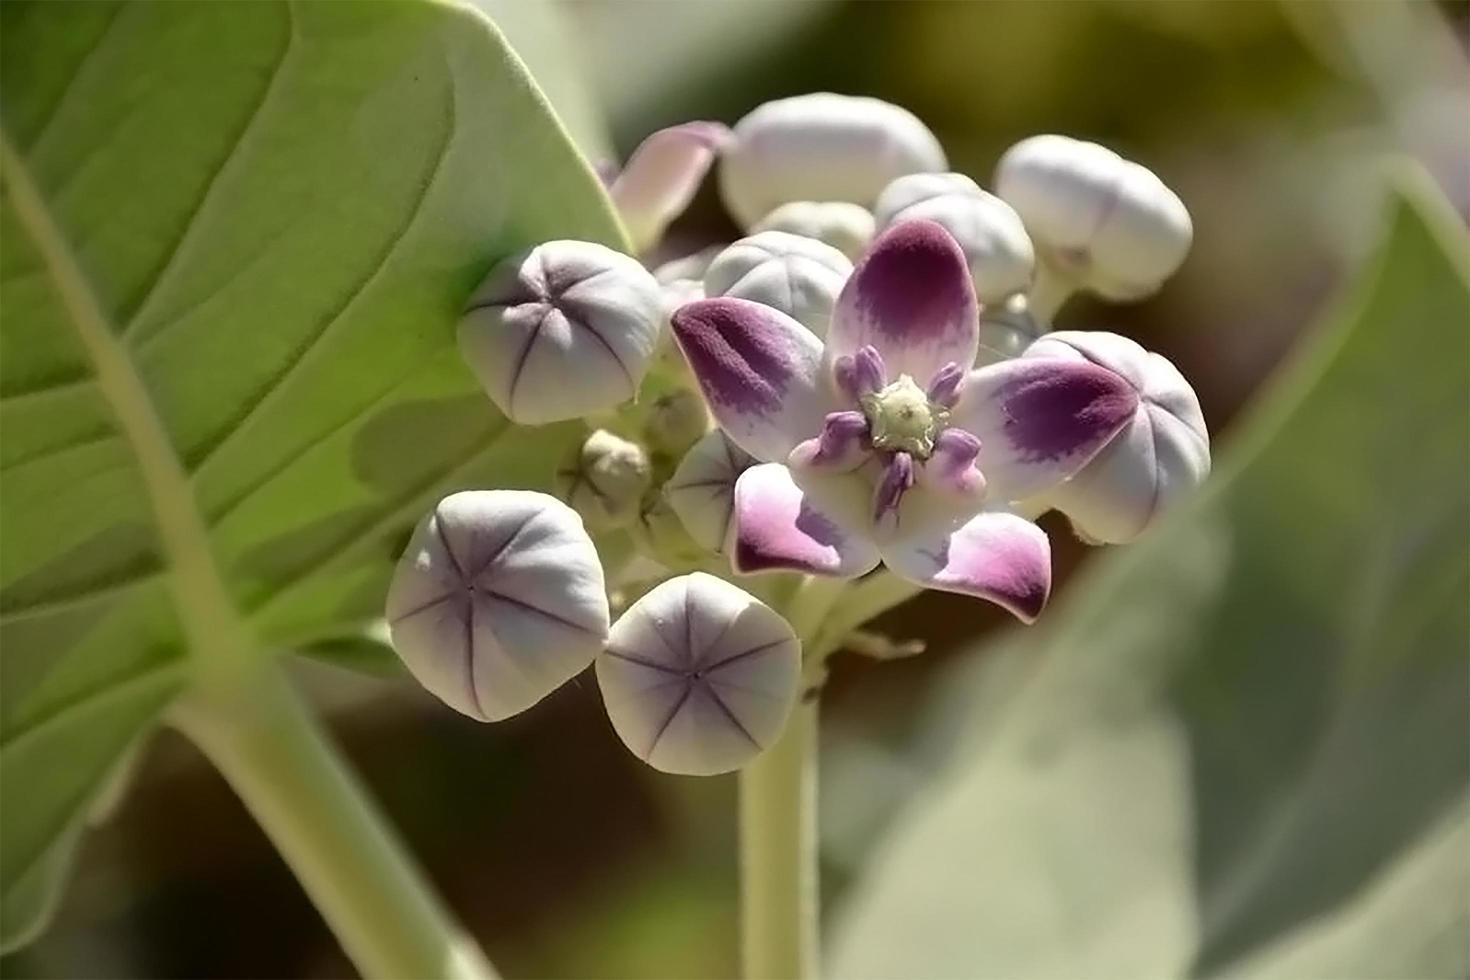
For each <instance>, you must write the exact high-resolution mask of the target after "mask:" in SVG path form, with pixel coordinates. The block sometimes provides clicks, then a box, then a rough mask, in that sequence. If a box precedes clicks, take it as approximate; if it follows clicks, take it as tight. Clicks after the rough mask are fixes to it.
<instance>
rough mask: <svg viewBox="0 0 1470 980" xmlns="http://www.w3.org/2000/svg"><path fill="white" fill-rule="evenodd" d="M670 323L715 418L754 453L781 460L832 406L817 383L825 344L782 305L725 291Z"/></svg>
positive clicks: (814, 430)
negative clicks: (726, 294)
mask: <svg viewBox="0 0 1470 980" xmlns="http://www.w3.org/2000/svg"><path fill="white" fill-rule="evenodd" d="M672 322H673V327H674V339H675V341H677V343H678V345H679V349H680V350H681V351H683V353H684V359H685V360H686V361H687V362H688V363H689V367H690V370H692V371H693V372H694V377H695V378H696V379H697V380H698V381H699V387H700V390H701V391H703V392H704V397H705V401H707V402H709V406H710V411H711V412H712V413H713V414H714V417H715V420H716V421H717V422H718V423H719V425H720V428H722V429H724V430H725V433H726V434H727V435H729V437H730V438H731V439H733V440H734V441H735V443H736V445H738V446H740V448H742V449H744V450H745V451H746V452H748V453H750V454H751V455H752V456H754V457H756V458H757V459H760V460H764V461H770V460H782V461H784V460H785V459H786V457H787V456H788V455H789V454H790V452H791V450H792V449H793V448H795V446H796V444H797V443H798V442H801V441H802V440H803V439H806V438H808V437H810V436H813V435H816V433H817V432H818V431H819V430H820V429H821V426H822V419H823V417H824V416H825V415H826V414H827V412H828V410H829V409H831V408H833V407H835V406H833V405H832V401H833V398H832V395H831V392H830V387H829V386H828V385H826V384H824V383H819V382H818V374H819V371H820V363H821V357H822V342H821V341H820V340H818V339H817V337H816V335H815V334H813V333H812V332H811V331H810V330H807V329H806V328H805V327H803V326H802V325H801V324H799V323H797V322H796V321H795V320H793V319H791V317H789V316H787V315H786V314H784V313H782V312H780V311H779V310H775V309H772V308H771V307H768V306H762V305H761V304H760V303H753V302H751V301H749V300H743V299H731V298H729V297H721V298H718V299H706V300H698V301H696V302H693V303H690V304H688V305H686V306H682V307H680V308H679V309H678V310H676V311H674V316H673V321H672Z"/></svg>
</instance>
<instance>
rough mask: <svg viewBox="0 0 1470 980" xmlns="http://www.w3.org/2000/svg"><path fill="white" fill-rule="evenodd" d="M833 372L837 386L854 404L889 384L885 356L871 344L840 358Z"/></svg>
mask: <svg viewBox="0 0 1470 980" xmlns="http://www.w3.org/2000/svg"><path fill="white" fill-rule="evenodd" d="M833 370H834V372H835V373H836V376H837V384H838V385H839V386H840V387H841V388H842V390H843V391H844V392H845V393H846V394H847V396H848V397H849V398H851V399H852V400H853V401H854V402H860V401H861V400H862V398H863V396H864V395H870V394H872V393H873V392H875V391H879V390H881V389H882V388H883V386H884V385H886V384H888V369H887V367H886V365H884V363H883V355H882V354H879V353H878V349H877V348H876V347H873V346H872V345H871V344H870V345H868V346H865V347H860V348H858V350H857V352H856V353H854V354H852V355H850V356H846V357H839V358H838V359H837V363H836V364H835V365H834V366H833Z"/></svg>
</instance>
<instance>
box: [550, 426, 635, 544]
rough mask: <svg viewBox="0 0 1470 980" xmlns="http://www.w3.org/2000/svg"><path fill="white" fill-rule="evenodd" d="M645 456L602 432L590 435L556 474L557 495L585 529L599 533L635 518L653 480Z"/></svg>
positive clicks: (609, 433) (620, 437)
mask: <svg viewBox="0 0 1470 980" xmlns="http://www.w3.org/2000/svg"><path fill="white" fill-rule="evenodd" d="M652 476H653V469H652V466H651V465H650V463H649V459H648V453H647V452H645V451H644V449H643V447H642V446H640V445H638V443H636V442H630V441H629V440H627V439H624V438H623V437H622V436H619V435H615V434H614V433H611V432H608V431H607V430H605V429H598V430H597V431H596V432H593V433H592V434H591V435H590V436H588V437H587V439H586V440H585V441H584V442H583V443H582V445H581V446H580V447H579V448H578V449H577V452H576V455H575V456H574V457H573V458H572V459H571V460H570V461H568V463H567V465H566V466H564V467H562V468H561V469H559V470H557V473H556V477H557V492H558V493H559V494H560V495H561V498H562V499H563V500H565V501H566V502H567V503H568V504H570V505H571V506H572V508H573V509H574V510H576V512H577V513H578V514H581V515H582V519H583V520H585V521H586V522H587V526H588V527H591V528H592V529H593V530H596V531H602V530H607V529H609V528H614V527H620V526H622V525H624V524H627V523H628V522H629V521H631V520H632V519H633V518H634V517H636V516H638V502H639V501H640V500H641V499H642V497H643V493H644V491H646V490H647V489H648V486H649V482H650V481H651V480H652Z"/></svg>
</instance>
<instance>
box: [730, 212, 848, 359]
mask: <svg viewBox="0 0 1470 980" xmlns="http://www.w3.org/2000/svg"><path fill="white" fill-rule="evenodd" d="M850 275H852V261H851V260H850V259H849V258H848V257H847V256H846V255H843V254H842V253H841V252H839V251H837V249H835V248H833V247H832V246H831V245H827V244H825V243H823V242H819V241H817V240H815V239H812V238H802V237H801V236H800V235H792V234H788V233H787V232H784V231H763V232H761V233H759V234H756V235H751V236H750V237H748V238H742V239H740V240H739V241H737V242H735V243H733V244H731V245H729V246H728V247H726V248H725V250H724V251H722V252H721V253H720V254H719V255H717V256H715V259H714V261H713V262H711V263H710V266H709V268H708V269H707V270H705V273H704V292H705V295H706V296H709V297H711V298H713V297H715V296H733V297H735V298H737V299H748V300H754V301H755V302H757V303H764V304H765V305H766V306H771V307H774V308H776V309H778V310H780V311H781V312H782V313H785V314H786V315H787V316H789V317H791V318H792V319H793V320H795V321H796V322H797V323H800V324H801V325H802V326H804V327H806V328H807V329H808V330H810V331H811V332H812V333H814V334H816V335H817V336H818V337H822V336H825V335H826V333H827V327H828V324H830V323H831V322H832V307H833V306H834V305H835V304H836V303H837V294H838V293H840V292H841V291H842V286H843V284H844V283H846V282H847V277H848V276H850Z"/></svg>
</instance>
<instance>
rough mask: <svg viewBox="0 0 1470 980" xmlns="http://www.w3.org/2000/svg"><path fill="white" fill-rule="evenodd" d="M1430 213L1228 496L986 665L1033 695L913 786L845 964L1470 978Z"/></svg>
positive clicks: (933, 969) (1453, 591)
mask: <svg viewBox="0 0 1470 980" xmlns="http://www.w3.org/2000/svg"><path fill="white" fill-rule="evenodd" d="M1410 186H1416V185H1412V184H1411V185H1410ZM1431 194H1432V192H1427V193H1426V192H1421V191H1417V190H1416V191H1415V192H1414V193H1413V194H1411V196H1410V197H1409V198H1407V199H1404V200H1400V201H1398V202H1397V204H1396V206H1395V207H1394V208H1393V209H1392V211H1393V214H1392V217H1391V231H1390V235H1389V239H1388V242H1387V244H1386V246H1385V248H1384V251H1383V253H1382V255H1381V258H1380V261H1379V262H1378V263H1377V264H1376V266H1375V268H1374V269H1372V270H1370V271H1369V273H1368V274H1367V276H1366V278H1365V280H1364V282H1363V283H1362V286H1361V288H1360V289H1359V290H1358V291H1357V292H1356V293H1355V295H1354V297H1353V298H1352V301H1351V302H1350V303H1348V304H1347V306H1346V308H1345V309H1344V310H1342V311H1341V312H1340V315H1339V317H1338V318H1337V319H1336V320H1335V321H1334V326H1332V328H1331V329H1329V330H1328V331H1326V332H1324V333H1322V334H1319V335H1318V336H1317V337H1316V340H1315V344H1314V348H1313V352H1312V354H1311V356H1310V357H1308V358H1307V359H1305V360H1304V361H1302V362H1300V363H1298V364H1296V365H1294V367H1293V369H1292V370H1290V371H1288V372H1286V376H1285V377H1284V378H1283V379H1282V383H1281V384H1280V385H1278V386H1277V388H1276V389H1275V391H1274V394H1273V397H1272V398H1270V399H1268V401H1267V402H1266V403H1265V407H1264V408H1263V410H1261V411H1259V412H1257V413H1256V415H1255V417H1254V420H1253V423H1252V424H1251V425H1250V426H1249V428H1248V429H1247V430H1246V432H1245V433H1244V434H1243V435H1242V436H1241V437H1239V438H1237V439H1236V440H1234V444H1233V446H1231V451H1230V452H1228V453H1227V457H1226V459H1225V461H1224V464H1223V466H1222V467H1221V468H1220V470H1219V471H1218V473H1217V476H1216V478H1215V480H1214V481H1213V483H1212V485H1211V486H1210V487H1209V488H1207V490H1206V492H1205V493H1203V494H1202V495H1201V496H1200V497H1199V498H1198V499H1196V500H1195V501H1194V502H1193V503H1192V505H1190V506H1188V507H1187V508H1185V510H1184V511H1182V512H1180V513H1178V514H1176V515H1174V517H1173V518H1172V519H1171V520H1170V521H1169V522H1167V524H1166V526H1165V527H1162V528H1160V530H1159V531H1158V532H1157V533H1155V534H1152V535H1150V536H1149V537H1148V538H1147V539H1145V540H1144V541H1142V542H1140V543H1139V544H1137V545H1135V546H1133V547H1131V548H1130V549H1127V550H1121V551H1119V552H1117V553H1114V554H1110V555H1107V556H1103V557H1101V558H1100V559H1099V561H1098V567H1097V568H1096V569H1094V573H1093V574H1090V575H1088V576H1086V578H1085V580H1083V581H1079V582H1078V583H1076V585H1075V586H1074V587H1073V588H1072V589H1070V590H1069V595H1068V600H1067V601H1064V602H1063V603H1062V604H1060V606H1059V608H1056V609H1054V610H1053V611H1052V612H1051V613H1050V615H1049V618H1048V619H1047V620H1046V621H1045V622H1044V624H1043V625H1042V626H1040V627H1038V629H1037V631H1036V632H1034V633H1031V634H1028V635H1026V636H1024V637H1020V638H1018V639H1017V640H1015V641H1014V642H1013V643H1012V644H1011V645H1010V646H1008V647H1006V648H1005V649H1004V650H1003V651H1001V652H1000V654H999V659H997V660H995V661H993V662H992V664H991V665H990V666H988V667H986V668H985V669H984V671H983V672H982V674H981V681H982V683H983V684H990V683H993V682H994V679H996V678H1008V679H1011V680H1010V681H1008V683H1013V682H1014V679H1016V678H1019V679H1020V681H1019V683H1018V684H1015V687H1014V689H1013V690H1011V691H1010V696H1009V697H1008V698H1005V699H1003V700H999V701H998V699H997V698H996V697H994V694H995V691H994V689H989V688H987V689H986V690H987V693H988V694H989V695H990V696H987V697H985V698H984V701H983V703H985V704H987V705H992V706H996V705H998V704H999V705H1000V706H998V707H995V708H993V709H992V710H994V711H998V712H999V714H998V715H993V716H992V715H991V714H990V712H987V713H986V714H987V717H984V718H980V719H976V720H974V721H972V722H971V724H972V725H977V724H978V726H979V728H976V729H974V730H972V731H971V733H970V736H969V737H968V738H966V739H964V740H963V741H962V744H961V746H960V747H959V748H957V749H956V751H955V753H954V754H953V756H952V757H951V758H950V761H949V763H948V764H947V765H946V766H945V767H944V769H943V775H942V776H941V777H940V778H939V780H938V781H937V783H936V785H934V786H933V787H932V788H930V789H929V790H927V791H924V792H921V793H916V794H914V799H916V800H917V801H918V802H916V803H915V804H914V805H913V806H912V807H911V808H910V809H909V810H908V811H907V812H906V813H905V814H904V815H903V816H902V817H901V818H900V819H899V822H898V823H897V825H896V830H895V831H894V832H893V833H892V835H891V836H890V837H889V838H888V841H887V845H886V847H884V848H883V849H882V851H881V855H880V857H879V858H878V859H877V860H876V861H875V862H874V866H873V867H872V869H871V870H870V872H869V874H868V875H867V877H866V879H865V880H863V881H861V882H860V883H859V885H858V886H857V888H856V890H855V892H854V895H855V897H854V899H853V900H852V902H851V904H850V906H849V907H848V908H847V909H846V914H845V916H843V917H842V920H841V924H840V925H841V928H840V929H839V930H838V941H837V943H836V946H835V957H834V959H833V960H832V963H831V966H832V973H833V975H835V976H840V977H844V978H856V977H895V976H924V977H1008V978H1026V977H1062V976H1086V977H1092V978H1103V977H1128V978H1133V977H1168V976H1215V975H1241V976H1279V977H1291V978H1294V980H1302V978H1308V977H1324V978H1327V977H1330V978H1338V980H1341V978H1348V977H1366V976H1401V977H1408V976H1413V977H1422V978H1430V977H1448V976H1463V975H1464V973H1465V971H1466V970H1467V968H1470V954H1467V947H1466V944H1465V935H1466V932H1467V929H1470V874H1467V872H1470V853H1467V850H1466V846H1467V838H1466V821H1467V819H1470V811H1467V808H1466V800H1467V787H1470V742H1467V740H1466V738H1465V720H1466V718H1467V717H1470V690H1467V685H1466V674H1465V671H1466V659H1465V642H1466V636H1467V631H1470V624H1467V608H1466V602H1465V596H1466V594H1467V591H1470V581H1467V566H1466V559H1465V543H1466V541H1467V539H1470V499H1467V497H1470V419H1467V414H1466V410H1465V397H1466V392H1467V391H1470V361H1467V358H1466V356H1465V327H1466V324H1467V322H1470V274H1467V268H1470V261H1467V258H1466V255H1467V245H1466V242H1465V237H1464V232H1463V229H1462V228H1460V227H1459V226H1458V223H1457V222H1455V221H1454V219H1453V217H1450V216H1447V215H1448V206H1447V205H1445V204H1443V202H1442V201H1440V200H1436V199H1435V198H1433V197H1432V196H1430V195H1431ZM1226 342H1228V341H1226ZM1028 664H1029V666H1027V665H1028ZM1016 668H1020V669H1019V670H1018V669H1016ZM945 688H946V692H947V696H946V702H947V705H948V708H945V705H944V704H942V703H940V702H936V704H935V705H934V706H933V708H934V710H935V713H947V712H948V711H949V710H950V709H953V710H958V711H963V710H968V711H969V712H970V714H971V716H972V717H973V715H974V712H975V710H976V709H975V707H974V706H975V705H976V704H977V703H981V697H980V694H981V690H982V688H981V687H978V686H977V685H976V683H974V682H973V680H972V681H971V682H970V683H966V684H959V683H956V680H955V679H954V678H950V679H949V680H948V682H947V683H946V685H945Z"/></svg>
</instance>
